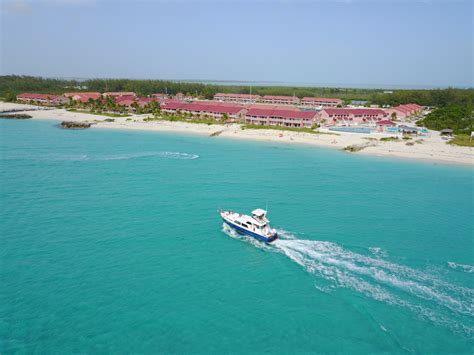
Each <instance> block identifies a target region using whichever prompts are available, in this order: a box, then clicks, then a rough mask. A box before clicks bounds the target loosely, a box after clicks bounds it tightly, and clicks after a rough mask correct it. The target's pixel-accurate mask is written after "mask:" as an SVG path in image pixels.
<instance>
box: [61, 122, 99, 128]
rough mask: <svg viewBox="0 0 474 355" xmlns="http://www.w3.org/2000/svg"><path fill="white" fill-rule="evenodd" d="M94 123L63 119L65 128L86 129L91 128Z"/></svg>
mask: <svg viewBox="0 0 474 355" xmlns="http://www.w3.org/2000/svg"><path fill="white" fill-rule="evenodd" d="M91 126H92V123H89V122H77V121H62V122H61V127H62V128H65V129H86V128H90V127H91Z"/></svg>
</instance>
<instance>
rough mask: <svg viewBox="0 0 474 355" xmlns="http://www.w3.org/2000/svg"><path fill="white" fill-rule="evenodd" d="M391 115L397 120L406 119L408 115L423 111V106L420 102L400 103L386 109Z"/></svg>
mask: <svg viewBox="0 0 474 355" xmlns="http://www.w3.org/2000/svg"><path fill="white" fill-rule="evenodd" d="M385 111H386V112H387V113H388V114H389V116H390V117H393V118H394V119H397V120H404V119H406V118H408V117H411V116H415V115H418V114H420V113H421V112H422V111H423V106H420V105H418V104H406V105H399V106H396V107H393V108H390V109H387V110H385Z"/></svg>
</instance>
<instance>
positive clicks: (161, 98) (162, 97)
mask: <svg viewBox="0 0 474 355" xmlns="http://www.w3.org/2000/svg"><path fill="white" fill-rule="evenodd" d="M151 96H152V97H154V98H157V99H159V100H166V99H168V95H166V94H163V93H162V92H158V93H156V94H153V95H151Z"/></svg>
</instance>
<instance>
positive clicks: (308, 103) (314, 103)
mask: <svg viewBox="0 0 474 355" xmlns="http://www.w3.org/2000/svg"><path fill="white" fill-rule="evenodd" d="M342 104H343V101H342V100H341V99H331V98H327V97H303V99H301V105H302V106H304V107H308V108H318V107H321V108H333V107H337V106H339V105H341V106H342Z"/></svg>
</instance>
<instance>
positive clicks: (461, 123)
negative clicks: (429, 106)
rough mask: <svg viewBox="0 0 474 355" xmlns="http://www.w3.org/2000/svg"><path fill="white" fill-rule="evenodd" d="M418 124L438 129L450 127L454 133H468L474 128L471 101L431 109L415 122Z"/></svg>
mask: <svg viewBox="0 0 474 355" xmlns="http://www.w3.org/2000/svg"><path fill="white" fill-rule="evenodd" d="M417 124H418V125H419V126H425V127H427V128H429V129H433V130H436V131H440V130H442V129H445V128H450V129H452V130H453V132H454V133H455V134H470V133H471V132H472V131H473V130H474V115H473V112H472V103H467V104H466V105H464V106H461V105H455V104H453V105H449V106H446V107H440V108H438V109H436V110H433V112H431V113H430V114H428V115H427V116H426V117H425V118H424V119H423V120H420V121H418V122H417Z"/></svg>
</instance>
